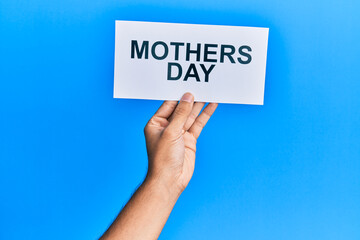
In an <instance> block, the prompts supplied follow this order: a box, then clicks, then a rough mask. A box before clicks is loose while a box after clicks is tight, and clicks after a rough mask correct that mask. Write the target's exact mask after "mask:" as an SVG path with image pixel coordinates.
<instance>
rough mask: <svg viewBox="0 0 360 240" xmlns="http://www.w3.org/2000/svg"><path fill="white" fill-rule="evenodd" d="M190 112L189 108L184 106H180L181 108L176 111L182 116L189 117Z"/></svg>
mask: <svg viewBox="0 0 360 240" xmlns="http://www.w3.org/2000/svg"><path fill="white" fill-rule="evenodd" d="M188 112H189V108H188V106H184V105H182V106H179V107H178V108H177V109H176V113H177V114H178V115H181V116H183V115H187V114H188Z"/></svg>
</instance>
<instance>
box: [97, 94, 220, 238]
mask: <svg viewBox="0 0 360 240" xmlns="http://www.w3.org/2000/svg"><path fill="white" fill-rule="evenodd" d="M204 105H205V103H201V102H196V103H194V97H193V96H192V95H191V94H190V93H186V94H184V96H183V97H182V99H181V101H180V103H179V104H178V103H177V101H165V102H164V103H163V104H162V105H161V106H160V108H159V109H158V111H157V112H156V113H155V115H154V116H153V117H152V118H151V119H150V120H149V122H148V123H147V124H146V127H145V129H144V132H145V138H146V147H147V153H148V160H149V167H148V173H147V176H146V178H145V181H144V182H143V184H142V185H141V186H140V187H139V189H138V190H137V191H136V192H135V194H134V195H133V196H132V198H131V199H130V200H129V202H128V203H127V204H126V206H125V207H124V209H123V210H122V211H121V212H120V213H119V215H118V216H117V218H116V219H115V221H114V222H113V223H112V225H111V226H110V227H109V229H108V230H107V231H106V232H105V233H104V235H103V236H102V237H101V239H141V240H146V239H157V238H158V237H159V235H160V233H161V230H162V229H163V227H164V225H165V223H166V221H167V219H168V217H169V215H170V213H171V211H172V209H173V207H174V205H175V203H176V201H177V199H178V197H179V196H180V194H181V193H182V191H183V190H184V189H185V188H186V186H187V185H188V183H189V181H190V179H191V177H192V174H193V172H194V166H195V152H196V141H197V138H198V137H199V135H200V133H201V131H202V129H203V127H204V126H205V124H206V123H207V121H208V120H209V118H210V117H211V115H212V114H213V113H214V111H215V109H216V107H217V103H210V104H208V105H207V106H206V107H205V108H204V110H203V111H202V112H201V109H202V108H203V107H204ZM200 112H201V114H200ZM199 114H200V115H199Z"/></svg>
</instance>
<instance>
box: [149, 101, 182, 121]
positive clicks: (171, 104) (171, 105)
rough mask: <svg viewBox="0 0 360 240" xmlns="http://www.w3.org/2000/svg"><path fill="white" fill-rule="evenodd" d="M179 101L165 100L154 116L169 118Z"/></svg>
mask: <svg viewBox="0 0 360 240" xmlns="http://www.w3.org/2000/svg"><path fill="white" fill-rule="evenodd" d="M176 105H177V101H164V102H163V103H162V104H161V106H160V107H159V109H158V110H157V111H156V113H155V114H154V117H160V118H168V117H170V116H171V114H172V113H173V111H174V109H175V107H176Z"/></svg>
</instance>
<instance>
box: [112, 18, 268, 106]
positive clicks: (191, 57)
mask: <svg viewBox="0 0 360 240" xmlns="http://www.w3.org/2000/svg"><path fill="white" fill-rule="evenodd" d="M268 33H269V29H268V28H258V27H238V26H218V25H200V24H177V23H176V24H175V23H155V22H133V21H116V37H115V77H114V78H115V80H114V97H115V98H137V99H157V100H179V99H180V98H181V96H182V95H183V94H184V93H185V92H191V93H192V94H193V95H194V96H195V101H200V102H218V103H241V104H256V105H263V100H264V85H265V70H266V54H267V43H268Z"/></svg>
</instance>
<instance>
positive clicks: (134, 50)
mask: <svg viewBox="0 0 360 240" xmlns="http://www.w3.org/2000/svg"><path fill="white" fill-rule="evenodd" d="M149 50H151V51H150V52H151V56H152V57H153V58H154V59H156V60H165V59H166V58H167V57H168V56H169V51H173V52H172V55H173V56H174V58H173V59H171V60H174V61H179V55H180V52H181V50H183V51H184V50H185V54H184V55H181V58H183V59H184V58H185V61H187V62H189V61H190V57H191V56H193V57H195V59H196V62H200V60H202V62H209V63H217V62H220V63H224V62H225V59H227V61H230V63H233V64H235V63H236V62H239V63H240V64H249V63H250V62H251V60H252V58H251V55H250V54H249V52H251V51H252V49H251V47H250V46H247V45H243V46H240V47H239V48H238V49H237V52H238V54H239V55H240V56H239V57H236V58H234V57H233V55H235V52H236V49H235V47H234V46H233V45H225V44H222V45H220V47H219V45H218V44H203V45H202V44H201V43H197V44H196V48H192V46H191V44H190V43H186V45H185V43H183V42H170V47H169V46H168V44H166V43H165V42H162V41H157V42H154V43H153V44H152V46H151V49H150V46H149V41H143V42H142V44H141V47H140V46H139V44H138V41H137V40H131V58H132V59H134V58H135V56H136V57H137V58H138V59H142V58H143V57H144V58H145V59H149ZM159 52H160V53H159ZM214 67H215V64H212V65H211V66H210V67H209V68H206V66H205V65H204V64H200V68H201V70H202V72H203V73H204V81H205V82H209V75H210V73H211V72H212V71H213V70H214ZM174 68H175V69H177V73H174V72H173V70H174ZM167 71H168V73H167V80H179V79H180V78H181V77H182V75H183V67H182V66H181V65H180V64H179V63H177V62H168V69H167ZM190 77H193V78H195V79H196V81H197V82H200V81H201V80H200V76H199V73H198V70H197V67H196V64H195V63H190V65H189V67H188V69H187V71H186V73H185V75H184V79H183V80H184V81H187V80H188V79H189V78H190Z"/></svg>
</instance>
